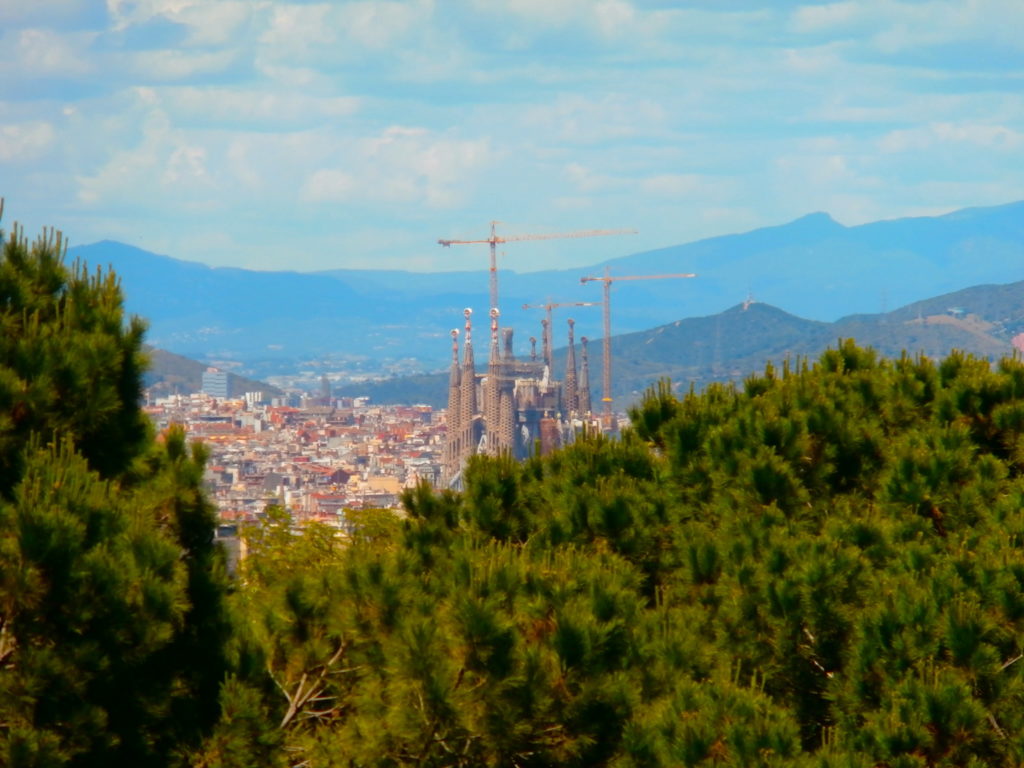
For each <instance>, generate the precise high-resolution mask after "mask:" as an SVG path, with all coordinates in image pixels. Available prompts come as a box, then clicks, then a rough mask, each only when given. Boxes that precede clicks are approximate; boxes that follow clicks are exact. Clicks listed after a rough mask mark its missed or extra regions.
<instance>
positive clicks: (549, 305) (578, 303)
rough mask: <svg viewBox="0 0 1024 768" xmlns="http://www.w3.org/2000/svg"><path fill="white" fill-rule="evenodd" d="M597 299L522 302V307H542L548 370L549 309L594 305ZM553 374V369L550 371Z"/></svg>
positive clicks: (549, 343)
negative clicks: (535, 302) (539, 302)
mask: <svg viewBox="0 0 1024 768" xmlns="http://www.w3.org/2000/svg"><path fill="white" fill-rule="evenodd" d="M600 303H601V302H599V301H549V302H548V303H546V304H523V309H543V310H544V317H545V319H546V320H547V322H546V323H544V336H543V338H542V339H541V344H543V349H544V363H545V365H547V367H548V370H549V371H551V350H552V344H551V310H552V309H556V308H558V307H596V306H598V305H599V304H600ZM551 373H552V375H554V371H552V372H551Z"/></svg>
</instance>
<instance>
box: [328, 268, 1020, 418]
mask: <svg viewBox="0 0 1024 768" xmlns="http://www.w3.org/2000/svg"><path fill="white" fill-rule="evenodd" d="M1022 332H1024V282H1016V283H1011V284H1007V285H980V286H974V287H971V288H967V289H964V290H961V291H956V292H953V293H949V294H944V295H942V296H937V297H933V298H930V299H926V300H922V301H919V302H914V303H912V304H909V305H907V306H904V307H900V308H899V309H896V310H893V311H891V312H886V313H879V314H861V315H850V316H847V317H844V318H840V319H839V320H837V321H835V322H832V323H827V322H821V321H817V320H807V319H804V318H800V317H797V316H795V315H792V314H789V313H788V312H784V311H783V310H781V309H779V308H777V307H773V306H771V305H769V304H764V303H760V302H744V303H742V304H737V305H736V306H733V307H730V308H729V309H727V310H725V311H724V312H720V313H717V314H714V315H710V316H706V317H693V318H686V319H682V320H677V321H675V322H672V323H668V324H665V325H661V326H658V327H656V328H652V329H649V330H645V331H640V332H637V333H629V334H622V335H619V336H613V337H612V343H611V348H612V371H613V377H612V395H613V396H614V397H615V399H616V406H617V407H619V408H621V407H623V406H625V405H626V404H628V403H631V402H634V401H636V400H637V399H638V398H639V397H640V395H641V394H642V393H643V392H644V390H646V389H647V388H648V387H650V386H652V385H653V384H655V383H656V382H658V381H659V380H660V379H663V378H668V379H671V381H672V382H673V385H674V387H675V389H677V390H679V389H685V388H688V387H690V386H691V385H692V386H694V387H696V388H698V389H699V388H701V387H703V386H704V385H706V384H707V383H709V382H713V381H739V380H742V379H743V378H745V377H746V376H748V375H750V374H751V373H754V372H756V371H760V370H763V369H764V366H765V364H766V363H767V362H772V363H773V364H776V365H781V364H782V363H783V362H785V361H786V360H789V361H790V362H793V363H795V362H797V361H798V360H800V359H801V358H803V359H810V360H812V361H813V360H814V359H816V358H817V357H818V356H819V355H820V354H821V353H822V352H823V351H825V350H826V349H828V348H829V347H830V346H831V347H834V346H836V345H837V344H838V343H839V341H840V340H842V339H850V338H852V339H854V340H856V341H857V343H858V344H860V345H862V346H870V347H873V348H874V349H876V350H877V351H878V352H879V353H880V354H881V355H882V356H885V357H898V356H899V355H900V354H902V353H903V352H907V353H909V354H924V355H927V356H929V357H932V358H940V357H944V356H946V355H947V354H948V353H949V352H950V351H951V350H954V349H958V350H961V351H964V352H969V353H971V354H974V355H977V356H979V357H984V358H988V359H990V360H997V359H999V358H1001V357H1003V356H1006V355H1011V354H1013V353H1014V347H1013V345H1012V343H1011V342H1012V339H1013V337H1014V336H1016V335H1017V334H1020V333H1022ZM589 350H590V383H591V389H592V391H593V394H594V396H595V397H594V402H597V401H598V400H597V396H599V394H600V390H601V371H602V365H603V357H602V350H601V344H600V343H596V344H591V345H590V347H589ZM576 358H577V361H579V359H580V350H579V349H577V351H576ZM477 362H478V364H479V365H480V366H481V367H482V366H483V365H485V364H486V360H485V359H483V358H480V357H478V358H477ZM553 365H554V369H555V370H554V376H555V377H556V378H561V377H562V376H563V374H564V371H565V348H560V349H558V350H556V351H555V354H554V360H553ZM447 382H448V374H447V373H436V374H433V375H430V376H416V377H395V378H391V379H386V380H383V381H379V382H372V383H371V382H364V383H360V384H350V385H345V386H342V387H339V388H338V389H337V393H338V394H340V395H348V396H356V395H367V396H369V397H370V398H371V399H372V400H373V401H374V402H384V403H427V404H430V405H434V406H435V407H443V406H444V405H445V404H446V398H447Z"/></svg>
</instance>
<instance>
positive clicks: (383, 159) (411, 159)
mask: <svg viewBox="0 0 1024 768" xmlns="http://www.w3.org/2000/svg"><path fill="white" fill-rule="evenodd" d="M343 154H344V155H345V156H346V157H345V162H344V164H343V165H341V166H335V167H325V168H320V169H317V170H315V171H313V172H312V173H311V174H310V175H309V177H308V178H307V180H306V182H305V183H304V185H303V190H302V194H303V198H304V199H306V200H309V201H311V202H352V203H358V202H366V201H369V202H375V203H385V204H393V203H405V204H415V205H425V206H427V207H429V208H448V207H451V206H453V205H456V204H458V203H460V202H461V201H463V200H465V199H466V197H467V196H468V195H469V194H470V192H471V190H472V188H473V186H474V183H475V181H476V176H477V174H479V173H480V172H481V171H482V170H483V169H484V168H486V167H487V166H489V165H490V164H491V163H493V162H494V159H495V155H494V152H493V150H492V149H491V146H490V144H489V142H488V141H487V140H485V139H476V140H459V139H452V138H445V137H438V136H435V135H433V134H431V133H429V132H428V131H426V130H424V129H422V128H410V127H406V126H391V127H390V128H388V129H386V130H385V131H384V132H383V133H382V134H381V135H380V136H377V137H372V138H366V139H361V140H357V141H355V142H352V143H350V144H348V146H346V147H345V150H344V151H343Z"/></svg>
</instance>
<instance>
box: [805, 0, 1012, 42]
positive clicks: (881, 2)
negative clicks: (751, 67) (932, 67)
mask: <svg viewBox="0 0 1024 768" xmlns="http://www.w3.org/2000/svg"><path fill="white" fill-rule="evenodd" d="M790 26H791V28H792V29H793V30H794V31H795V32H797V33H800V34H808V35H813V34H824V35H838V36H843V37H846V38H850V37H854V36H856V37H859V38H861V39H862V40H863V41H867V42H870V44H871V45H872V46H873V47H874V48H876V49H877V50H879V51H881V52H883V53H887V54H894V53H899V52H903V51H907V50H911V49H914V48H918V47H921V46H929V45H941V44H945V43H951V42H958V41H960V42H963V41H974V42H979V41H980V42H983V43H985V44H992V43H996V42H998V43H1000V44H1004V45H1009V46H1012V47H1014V48H1017V49H1024V40H1022V37H1021V35H1020V34H1019V30H1020V29H1021V28H1022V26H1024V4H1022V3H1020V2H1018V1H1017V0H925V1H924V2H900V1H899V0H857V1H856V2H854V1H852V0H848V1H844V2H837V3H827V4H822V5H806V6H802V7H800V8H798V9H797V10H796V11H794V12H793V14H792V16H791V18H790Z"/></svg>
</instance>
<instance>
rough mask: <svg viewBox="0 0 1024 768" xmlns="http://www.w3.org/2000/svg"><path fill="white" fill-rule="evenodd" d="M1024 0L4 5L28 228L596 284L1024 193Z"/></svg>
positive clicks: (14, 159)
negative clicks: (792, 227)
mask: <svg viewBox="0 0 1024 768" xmlns="http://www.w3.org/2000/svg"><path fill="white" fill-rule="evenodd" d="M1022 29H1024V2H1021V0H901V1H897V0H845V1H842V2H830V3H813V2H787V1H786V0H690V1H689V2H683V1H679V2H670V1H669V0H632V1H630V0H390V1H385V0H359V1H351V2H350V1H348V0H339V1H336V2H328V3H317V2H295V1H292V2H284V1H281V2H279V1H278V0H106V2H103V0H0V196H3V197H5V198H6V211H5V215H4V221H3V225H4V227H5V228H7V229H9V228H10V226H11V224H12V223H13V222H15V221H17V222H20V223H21V224H22V225H24V226H25V228H26V230H27V231H28V232H29V233H34V232H38V231H39V230H40V229H41V228H42V227H43V226H55V227H57V228H58V229H61V230H63V231H64V233H65V234H66V235H67V237H68V238H69V240H70V242H71V243H72V244H73V245H78V244H86V243H91V242H95V241H97V240H103V239H112V240H119V241H121V242H125V243H129V244H132V245H136V246H139V247H141V248H145V249H146V250H150V251H154V252H156V253H161V254H166V255H170V256H174V257H175V258H179V259H186V260H191V261H200V262H203V263H206V264H210V265H214V266H234V267H246V268H250V269H292V270H299V271H310V270H321V269H334V268H359V269H364V268H365V269H368V268H372V269H411V270H431V271H439V270H456V269H458V270H462V269H481V268H484V267H485V266H486V262H487V248H486V246H479V245H473V246H453V247H452V248H449V249H445V248H441V247H440V246H439V245H438V244H437V240H438V238H450V239H479V238H484V237H486V236H487V234H488V232H489V227H490V222H491V221H492V220H498V221H499V222H501V223H499V224H498V225H497V231H498V234H499V235H501V234H505V235H529V234H543V233H546V234H552V233H570V232H575V231H581V230H593V229H618V228H629V229H635V230H637V231H638V233H637V234H632V235H622V236H605V237H588V238H572V239H568V238H567V239H557V238H556V239H550V240H543V241H534V242H528V241H524V242H516V243H509V244H507V245H506V246H503V248H502V256H501V260H500V263H501V266H502V268H509V269H515V270H517V271H532V270H538V269H546V268H552V267H562V268H571V267H576V266H582V265H587V264H593V263H596V262H598V261H601V260H604V259H608V258H614V257H617V256H623V255H626V254H629V253H635V252H638V251H643V250H648V249H652V248H659V247H664V246H669V245H675V244H679V243H685V242H691V241H694V240H697V239H700V238H704V237H710V236H715V235H721V234H730V233H735V232H742V231H747V230H750V229H754V228H757V227H761V226H771V225H776V224H782V223H785V222H787V221H790V220H792V219H795V218H797V217H799V216H802V215H805V214H807V213H810V212H815V211H826V212H828V213H830V214H831V215H832V216H833V218H835V219H836V220H837V221H839V222H841V223H843V224H846V225H848V226H852V225H856V224H861V223H865V222H868V221H874V220H878V219H883V218H896V217H902V216H916V215H935V214H940V213H944V212H947V211H951V210H955V209H958V208H964V207H972V206H986V205H998V204H1002V203H1007V202H1012V201H1016V200H1021V199H1024V35H1022V34H1021V32H1020V31H1021V30H1022Z"/></svg>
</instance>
